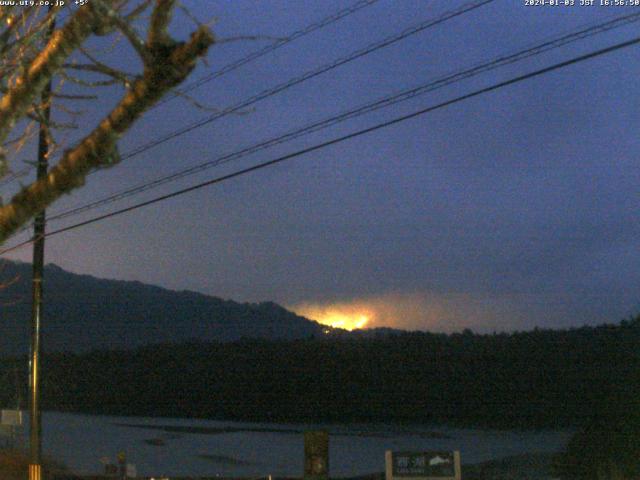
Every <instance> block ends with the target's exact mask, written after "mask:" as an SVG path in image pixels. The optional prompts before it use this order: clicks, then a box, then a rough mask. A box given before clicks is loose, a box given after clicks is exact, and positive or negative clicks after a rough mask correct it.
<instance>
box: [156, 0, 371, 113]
mask: <svg viewBox="0 0 640 480" xmlns="http://www.w3.org/2000/svg"><path fill="white" fill-rule="evenodd" d="M377 1H378V0H360V1H358V2H356V3H354V4H353V5H352V6H350V7H347V8H344V9H342V10H339V11H337V12H336V13H334V14H332V15H329V16H327V17H325V18H323V19H321V20H320V21H318V22H315V23H312V24H310V25H308V26H306V27H305V28H303V29H302V30H298V31H296V32H293V33H292V34H291V35H289V36H287V37H285V38H282V39H279V40H277V41H276V42H275V43H273V44H271V45H267V46H266V47H264V48H261V49H260V50H256V51H254V52H252V53H250V54H249V55H247V56H245V57H242V58H240V59H238V60H236V61H234V62H231V63H229V64H227V65H225V66H224V67H222V68H221V69H219V70H216V71H215V72H211V73H209V74H208V75H205V76H203V77H202V78H199V79H198V80H196V81H194V82H191V83H188V84H187V85H185V86H184V87H182V88H180V89H178V92H179V93H186V92H190V91H192V90H195V89H196V88H198V87H200V86H202V85H204V84H205V83H208V82H211V81H212V80H215V79H216V78H219V77H222V76H223V75H226V74H227V73H229V72H232V71H234V70H236V69H238V68H240V67H242V66H243V65H246V64H247V63H249V62H252V61H254V60H257V59H258V58H260V57H264V56H265V55H267V54H268V53H271V52H273V51H275V50H277V49H278V48H280V47H283V46H285V45H287V44H289V43H291V42H293V41H295V40H297V39H299V38H302V37H304V36H305V35H308V34H310V33H312V32H315V31H316V30H319V29H321V28H324V27H326V26H327V25H330V24H332V23H335V22H337V21H338V20H341V19H343V18H344V17H347V16H349V15H351V14H353V13H355V12H357V11H359V10H362V9H363V8H365V7H369V6H371V5H373V4H374V3H376V2H377ZM177 96H178V95H176V94H172V95H171V94H170V95H169V97H168V98H165V99H162V100H161V101H159V102H158V103H156V104H155V105H154V106H153V107H152V108H155V107H158V106H160V105H162V104H164V103H167V102H169V101H171V100H172V99H174V98H176V97H177Z"/></svg>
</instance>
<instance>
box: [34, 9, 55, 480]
mask: <svg viewBox="0 0 640 480" xmlns="http://www.w3.org/2000/svg"><path fill="white" fill-rule="evenodd" d="M49 13H50V14H51V13H52V7H51V6H50V7H49ZM54 29H55V17H54V18H53V19H52V20H51V24H50V25H49V28H48V31H47V34H46V36H45V41H48V40H49V38H50V37H51V35H52V33H53V30H54ZM51 83H52V82H51V80H49V82H48V83H47V84H46V85H45V87H44V90H43V91H42V95H41V104H42V105H44V108H43V109H42V111H41V112H40V114H41V115H42V118H41V119H40V130H39V133H38V170H37V178H38V179H41V178H43V177H45V176H46V175H47V170H48V167H49V162H48V156H49V147H50V144H49V119H50V118H51ZM45 220H46V217H45V211H44V210H43V211H41V212H40V213H38V215H36V217H35V219H34V225H33V238H34V242H33V277H32V307H31V358H30V375H29V480H42V460H41V458H42V438H41V432H42V419H41V417H40V350H41V346H40V323H41V321H42V272H43V270H44V235H45Z"/></svg>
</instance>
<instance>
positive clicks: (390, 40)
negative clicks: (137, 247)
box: [92, 0, 494, 173]
mask: <svg viewBox="0 0 640 480" xmlns="http://www.w3.org/2000/svg"><path fill="white" fill-rule="evenodd" d="M493 1H494V0H479V1H474V2H470V3H466V4H464V5H463V6H461V7H459V8H457V9H455V10H450V11H448V12H446V13H444V14H442V15H440V16H439V17H437V18H432V19H429V20H426V21H424V22H421V23H419V24H417V25H414V26H412V27H409V28H407V29H405V30H403V31H402V32H400V33H399V34H396V35H392V36H390V37H387V38H385V39H383V40H381V41H378V42H375V43H372V44H370V45H368V46H366V47H364V48H362V49H359V50H356V51H354V52H352V53H350V54H348V55H346V56H344V57H341V58H339V59H337V60H334V61H333V62H331V63H328V64H326V65H323V66H321V67H319V68H316V69H314V70H310V71H308V72H305V73H303V74H302V75H300V76H298V77H295V78H292V79H290V80H288V81H286V82H284V83H281V84H279V85H276V86H275V87H272V88H269V89H266V90H263V91H262V92H260V93H258V94H256V95H253V96H252V97H249V98H247V99H245V100H242V101H240V102H239V103H236V104H235V105H233V106H231V107H227V108H225V109H224V110H222V111H220V112H216V113H214V114H213V115H210V116H208V117H206V118H204V119H201V120H198V121H196V122H193V123H191V124H189V125H186V126H184V127H182V128H180V129H178V130H174V131H173V132H171V133H169V134H167V135H164V136H162V137H159V138H157V139H155V140H152V141H150V142H148V143H146V144H144V145H141V146H140V147H137V148H135V149H134V150H132V151H131V152H128V153H126V154H124V155H123V156H122V159H123V160H125V159H129V158H131V157H135V156H137V155H139V154H141V153H143V152H145V151H147V150H150V149H151V148H154V147H157V146H158V145H161V144H163V143H165V142H167V141H169V140H172V139H174V138H176V137H179V136H181V135H184V134H185V133H188V132H190V131H192V130H195V129H197V128H200V127H202V126H204V125H207V124H209V123H211V122H213V121H215V120H218V119H220V118H223V117H225V116H227V115H230V114H232V113H235V112H238V111H240V110H242V109H244V108H247V107H249V106H250V105H253V104H254V103H256V102H259V101H261V100H264V99H266V98H268V97H271V96H273V95H276V94H278V93H280V92H282V91H284V90H287V89H289V88H291V87H293V86H295V85H298V84H300V83H302V82H305V81H307V80H310V79H312V78H314V77H317V76H319V75H322V74H323V73H326V72H328V71H331V70H333V69H335V68H338V67H340V66H342V65H344V64H346V63H349V62H352V61H354V60H357V59H358V58H361V57H364V56H365V55H368V54H370V53H373V52H375V51H377V50H380V49H382V48H385V47H387V46H389V45H392V44H394V43H397V42H399V41H401V40H404V39H405V38H408V37H410V36H411V35H415V34H416V33H419V32H422V31H424V30H427V29H429V28H432V27H435V26H437V25H440V24H441V23H444V22H446V21H447V20H450V19H452V18H456V17H459V16H461V15H464V14H465V13H467V12H470V11H472V10H475V9H477V8H480V7H482V6H483V5H487V4H489V3H492V2H493ZM96 171H98V170H94V172H96ZM92 173H93V172H92Z"/></svg>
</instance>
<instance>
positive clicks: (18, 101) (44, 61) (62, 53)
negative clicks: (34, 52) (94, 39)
mask: <svg viewBox="0 0 640 480" xmlns="http://www.w3.org/2000/svg"><path fill="white" fill-rule="evenodd" d="M100 4H101V0H96V1H95V2H91V3H89V4H88V5H85V6H83V7H81V8H79V9H78V11H77V13H76V14H75V15H74V16H73V17H72V18H71V20H70V21H69V22H68V23H67V24H66V25H65V26H64V27H63V28H61V29H60V30H56V31H55V32H54V33H53V35H52V36H51V40H50V41H49V42H48V43H47V46H46V47H45V48H44V49H43V50H42V52H41V53H40V54H39V55H38V56H37V57H36V58H35V60H34V61H33V62H32V63H31V65H30V66H29V68H28V69H27V71H26V72H25V73H24V74H23V75H20V76H19V77H18V79H17V80H16V83H15V85H13V86H12V87H11V88H10V89H9V91H8V92H7V94H6V95H4V96H3V97H2V100H1V101H0V142H2V141H4V139H5V138H6V137H7V135H8V134H9V132H10V131H11V129H12V128H13V126H14V125H15V123H16V121H17V120H18V119H19V118H20V117H22V116H23V115H24V114H25V113H26V111H27V109H28V108H29V106H30V105H31V103H32V102H33V101H34V100H35V99H36V97H37V96H38V95H40V93H41V92H42V90H43V88H44V86H45V85H46V84H47V82H48V81H49V79H50V78H51V77H52V75H53V74H54V73H55V72H57V71H58V70H60V67H61V66H62V64H63V63H64V61H65V59H66V58H67V57H68V56H69V55H70V54H71V53H72V52H73V51H74V50H75V49H77V48H78V47H79V46H80V45H81V44H82V43H83V42H84V41H85V40H86V39H87V37H88V36H89V35H90V34H91V31H92V29H93V27H94V25H95V24H96V23H99V22H100V21H102V20H101V19H102V18H103V17H101V16H100V15H97V14H96V8H95V7H94V6H96V5H100Z"/></svg>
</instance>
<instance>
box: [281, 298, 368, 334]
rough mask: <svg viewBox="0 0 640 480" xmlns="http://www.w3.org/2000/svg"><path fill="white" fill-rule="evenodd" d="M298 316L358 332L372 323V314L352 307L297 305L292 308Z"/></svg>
mask: <svg viewBox="0 0 640 480" xmlns="http://www.w3.org/2000/svg"><path fill="white" fill-rule="evenodd" d="M291 310H293V311H294V312H295V313H297V314H298V315H302V316H303V317H307V318H309V319H311V320H315V321H316V322H318V323H321V324H323V325H327V326H329V327H333V328H342V329H345V330H356V329H359V328H365V327H366V326H367V324H369V322H370V321H371V316H372V314H371V312H369V311H367V310H366V309H363V308H362V307H360V308H359V307H357V306H352V305H338V304H335V305H308V304H305V305H297V306H294V307H291Z"/></svg>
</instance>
